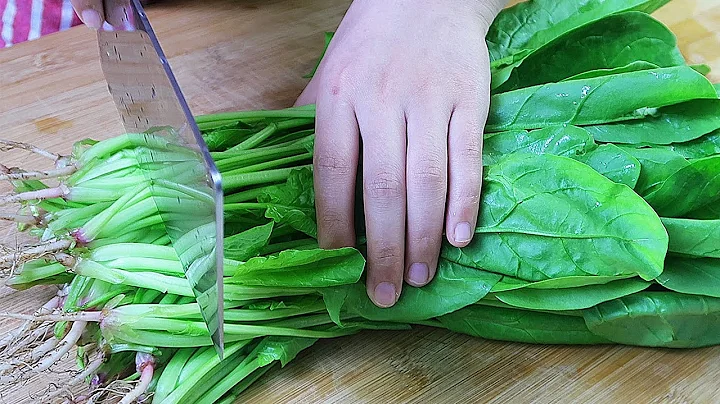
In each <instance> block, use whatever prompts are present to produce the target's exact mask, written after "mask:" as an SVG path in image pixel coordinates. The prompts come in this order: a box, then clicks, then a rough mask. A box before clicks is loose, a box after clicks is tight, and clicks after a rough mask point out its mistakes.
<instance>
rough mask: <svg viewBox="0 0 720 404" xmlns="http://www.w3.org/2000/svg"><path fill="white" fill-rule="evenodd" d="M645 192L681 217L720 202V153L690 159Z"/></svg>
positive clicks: (658, 206)
mask: <svg viewBox="0 0 720 404" xmlns="http://www.w3.org/2000/svg"><path fill="white" fill-rule="evenodd" d="M642 196H643V198H645V200H646V201H647V202H648V203H649V204H650V206H652V207H653V208H654V209H655V211H656V212H657V213H658V214H659V215H661V216H666V217H681V216H683V215H685V214H687V213H689V212H692V211H694V210H697V209H701V208H702V207H704V206H708V205H713V204H716V203H717V201H718V200H720V155H717V156H711V157H705V158H701V159H694V160H690V161H689V164H688V165H687V166H685V167H682V168H681V169H679V170H677V171H676V172H674V173H672V175H670V176H669V177H667V178H666V179H665V180H663V181H661V182H660V183H659V184H658V185H657V186H656V187H654V188H653V190H652V191H650V192H648V193H645V194H642Z"/></svg>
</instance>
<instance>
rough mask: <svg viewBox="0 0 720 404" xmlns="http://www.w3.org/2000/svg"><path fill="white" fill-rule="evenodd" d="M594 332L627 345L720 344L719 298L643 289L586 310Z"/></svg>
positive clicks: (684, 345) (679, 346) (698, 345)
mask: <svg viewBox="0 0 720 404" xmlns="http://www.w3.org/2000/svg"><path fill="white" fill-rule="evenodd" d="M584 318H585V323H586V324H587V326H588V329H589V330H590V332H592V333H593V334H596V335H598V336H600V337H603V338H606V339H609V340H610V341H613V342H617V343H620V344H627V345H639V346H647V347H668V348H699V347H704V346H709V345H716V344H720V333H718V330H719V329H720V299H717V298H711V297H706V296H693V295H685V294H680V293H674V292H640V293H637V294H634V295H630V296H626V297H623V298H620V299H616V300H612V301H609V302H605V303H601V304H599V305H597V306H595V307H593V308H591V309H587V310H586V311H585V312H584Z"/></svg>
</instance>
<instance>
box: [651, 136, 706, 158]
mask: <svg viewBox="0 0 720 404" xmlns="http://www.w3.org/2000/svg"><path fill="white" fill-rule="evenodd" d="M653 147H656V146H653ZM666 147H668V148H669V149H670V150H672V151H674V152H675V153H677V154H679V155H681V156H683V157H685V158H686V159H699V158H703V157H710V156H714V155H716V154H720V129H717V130H715V131H712V132H710V133H708V134H707V135H705V136H702V137H700V138H697V139H695V140H691V141H689V142H683V143H673V144H670V145H668V146H666Z"/></svg>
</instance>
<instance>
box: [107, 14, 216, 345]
mask: <svg viewBox="0 0 720 404" xmlns="http://www.w3.org/2000/svg"><path fill="white" fill-rule="evenodd" d="M106 10H109V11H108V13H113V15H114V18H112V19H111V18H109V20H110V21H113V22H114V25H112V26H111V25H109V24H107V23H106V24H105V25H104V26H103V28H101V29H100V30H98V32H97V37H98V45H99V49H100V65H101V67H102V70H103V74H104V75H105V80H106V81H107V84H108V90H109V92H110V94H111V95H112V98H113V101H114V102H115V106H116V107H117V110H118V113H119V115H120V118H121V120H122V123H123V125H124V127H125V131H126V132H127V133H144V134H146V136H147V138H146V139H148V142H147V146H148V147H149V148H150V152H149V153H148V152H147V150H146V152H145V153H143V154H142V155H141V154H137V157H138V161H139V164H140V165H141V166H142V167H143V170H142V171H143V173H144V174H145V177H146V179H147V181H148V182H147V183H148V187H150V188H151V191H152V192H151V194H152V195H153V196H152V198H153V200H154V201H155V205H156V207H157V209H158V212H159V214H160V217H161V219H162V222H163V223H164V225H165V228H166V230H167V232H168V236H169V239H170V242H171V245H172V246H173V248H174V249H175V251H176V253H177V255H178V257H179V259H180V261H181V262H182V266H183V269H184V271H185V276H186V278H187V279H188V281H189V282H190V285H191V286H192V289H193V294H194V295H195V298H196V300H197V302H198V304H199V305H200V311H201V313H202V317H203V320H204V321H205V324H206V325H207V327H208V331H209V332H210V336H211V338H212V342H213V345H214V346H215V349H216V351H217V354H218V355H219V356H220V358H222V357H223V352H224V338H223V323H224V321H223V298H222V296H223V282H222V279H223V193H222V183H221V178H220V173H219V171H218V169H217V167H216V166H215V163H214V162H213V160H212V157H211V156H210V152H209V150H208V148H207V145H206V144H205V141H204V140H203V138H202V136H201V134H200V130H199V129H198V127H197V125H196V123H195V119H194V118H193V115H192V114H191V112H190V108H189V107H188V105H187V102H186V101H185V97H184V96H183V93H182V91H181V89H180V86H179V85H178V83H177V80H176V79H175V76H174V74H173V72H172V70H171V68H170V64H169V63H168V61H167V58H166V57H165V53H164V52H163V50H162V48H161V47H160V42H159V41H158V39H157V37H156V36H155V33H154V31H153V29H152V26H151V25H150V22H149V21H148V18H147V15H146V14H145V11H144V10H143V7H142V5H141V4H140V1H139V0H129V1H128V4H127V5H126V6H124V7H122V8H120V9H118V8H117V7H116V8H115V9H112V10H110V9H109V8H107V9H106ZM118 16H120V17H118ZM118 20H120V21H118ZM158 136H161V137H162V139H163V142H166V143H165V146H164V147H163V150H160V151H158V150H156V149H155V148H153V147H156V144H157V142H150V141H149V139H150V138H151V137H152V138H157V137H158ZM180 150H182V152H179V151H180ZM166 151H170V153H166ZM150 163H152V164H153V165H152V167H157V166H158V164H160V165H161V166H162V167H163V169H162V170H152V169H144V168H145V167H150ZM168 173H170V174H168ZM159 195H163V198H161V197H160V196H159ZM168 195H170V196H172V197H171V198H167V196H168Z"/></svg>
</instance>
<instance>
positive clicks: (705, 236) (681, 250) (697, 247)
mask: <svg viewBox="0 0 720 404" xmlns="http://www.w3.org/2000/svg"><path fill="white" fill-rule="evenodd" d="M661 220H662V223H663V226H665V229H667V232H668V236H669V244H668V251H669V252H672V253H675V254H682V255H688V256H692V257H711V258H720V220H696V219H674V218H667V217H663V218H661Z"/></svg>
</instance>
